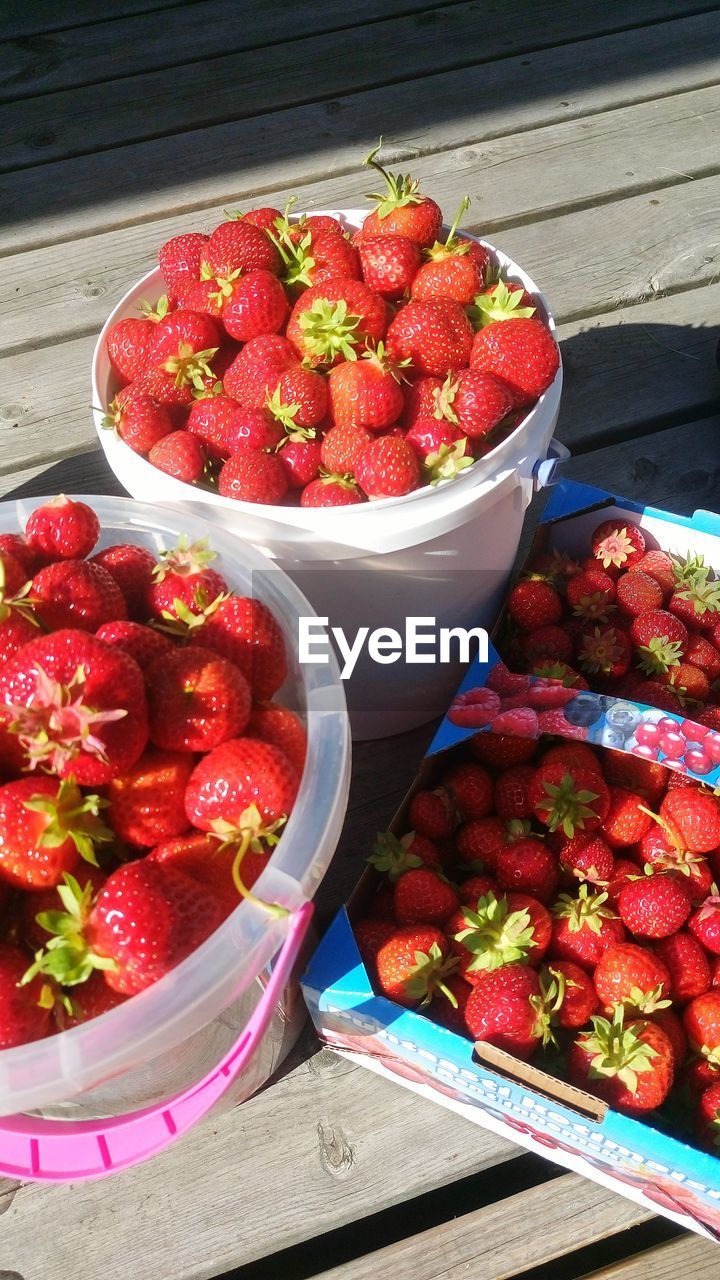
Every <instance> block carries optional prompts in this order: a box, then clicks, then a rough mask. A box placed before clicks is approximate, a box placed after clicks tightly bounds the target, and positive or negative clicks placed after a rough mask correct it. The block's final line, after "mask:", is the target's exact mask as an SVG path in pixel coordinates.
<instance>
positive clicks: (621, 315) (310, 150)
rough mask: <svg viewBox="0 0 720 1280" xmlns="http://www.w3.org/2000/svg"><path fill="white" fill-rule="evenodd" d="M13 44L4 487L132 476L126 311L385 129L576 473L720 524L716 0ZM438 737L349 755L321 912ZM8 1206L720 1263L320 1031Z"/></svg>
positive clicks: (487, 1254) (107, 1261)
mask: <svg viewBox="0 0 720 1280" xmlns="http://www.w3.org/2000/svg"><path fill="white" fill-rule="evenodd" d="M99 13H102V15H103V16H102V19H101V20H98V14H99ZM0 36H2V37H4V39H5V43H3V44H2V46H1V55H0V255H2V271H1V272H0V484H1V485H2V490H1V492H2V494H4V495H7V496H17V495H21V494H33V493H51V492H57V491H59V490H61V489H65V490H67V491H83V492H101V493H102V492H107V493H113V492H119V490H118V487H117V485H116V483H115V482H114V480H113V478H112V476H111V475H110V474H109V472H108V470H107V468H106V466H105V464H104V462H103V460H102V458H101V455H100V454H99V452H98V451H97V449H96V447H95V437H94V431H93V426H92V421H91V417H90V406H89V399H90V375H89V369H90V356H91V351H92V347H93V344H94V341H95V335H96V333H97V330H98V329H99V327H100V325H101V323H102V322H103V320H104V318H105V316H106V314H107V312H108V310H109V309H110V307H111V306H112V305H114V303H115V301H116V300H117V298H118V297H119V296H120V295H121V293H122V292H124V290H125V288H126V287H127V285H128V283H129V282H130V281H132V280H134V279H136V278H137V277H138V276H139V275H140V274H141V273H142V272H144V271H146V270H147V269H148V268H149V267H150V266H151V265H152V263H153V260H154V253H155V250H156V247H157V246H158V244H159V243H160V242H161V241H162V240H163V239H164V238H166V237H167V236H168V235H170V234H172V233H174V232H175V231H177V230H179V229H180V228H183V229H185V228H191V227H197V228H198V229H201V228H205V227H207V226H212V225H213V221H214V220H215V221H217V219H218V216H219V213H220V210H221V209H222V207H223V206H226V207H227V206H233V207H234V206H236V205H240V206H245V207H247V205H248V204H249V203H250V202H252V201H255V200H256V198H257V197H259V196H262V197H263V203H271V202H273V203H275V202H277V203H280V204H282V203H283V201H284V198H285V197H286V196H287V195H289V194H290V193H291V192H293V191H295V192H297V193H298V195H299V197H300V205H301V207H302V206H305V207H321V206H322V205H324V204H326V203H328V202H332V203H344V204H353V203H357V202H358V200H359V199H360V197H361V195H362V193H363V191H364V190H365V188H366V186H367V180H366V178H364V177H363V174H362V172H360V171H359V169H358V159H359V157H361V156H362V155H363V154H364V153H365V152H366V151H367V150H368V148H369V146H370V145H371V144H372V143H373V141H374V140H376V138H377V136H378V135H379V134H380V133H383V134H384V135H385V138H386V143H387V147H388V152H389V153H390V154H392V155H393V157H394V158H395V159H397V160H398V161H400V160H402V161H403V167H404V168H406V167H409V166H410V165H411V166H412V168H413V170H414V171H415V172H416V173H417V175H418V176H419V177H420V178H422V179H427V183H428V187H429V189H430V191H431V193H432V194H434V195H437V196H438V197H439V199H440V200H441V202H442V204H443V206H444V209H445V210H446V212H448V213H450V212H451V211H452V210H454V208H455V207H456V205H457V203H458V200H459V198H460V196H461V195H463V194H464V193H465V192H469V193H470V194H471V196H472V197H473V205H472V209H471V218H470V224H469V226H470V229H471V230H473V231H479V232H482V233H487V234H489V235H491V236H492V238H493V239H495V240H496V242H497V243H498V244H500V245H501V246H502V247H503V248H504V249H506V250H507V251H508V252H509V253H510V254H511V255H512V256H513V257H514V258H516V259H517V260H519V261H520V262H522V263H523V264H524V265H525V266H526V267H527V269H528V270H529V271H530V273H531V274H532V275H533V276H534V277H535V279H537V280H538V281H539V282H540V283H541V284H542V287H543V288H544V289H545V291H546V293H547V295H548V297H549V298H550V300H551V303H552V306H553V308H554V311H555V314H556V316H557V318H558V321H559V324H560V336H561V339H562V345H563V354H564V359H565V365H566V370H567V391H566V394H565V398H564V402H563V409H562V414H561V423H560V432H559V434H560V437H561V438H562V439H563V440H564V441H565V443H566V444H568V445H569V446H570V447H571V448H572V450H573V453H574V455H575V457H574V459H573V461H572V463H571V464H570V465H569V466H568V468H567V472H568V474H569V475H571V476H573V477H576V478H578V479H581V480H583V479H585V480H589V481H592V482H595V483H599V484H602V485H605V486H607V487H610V488H612V487H616V488H617V490H618V491H619V492H621V493H624V494H626V495H628V496H630V497H632V498H641V499H645V500H646V501H649V502H653V503H657V504H661V505H666V506H668V507H670V508H671V509H673V510H675V511H678V512H680V513H687V512H691V511H693V510H694V509H695V508H696V507H702V506H707V507H714V508H715V509H717V507H718V474H719V471H720V449H719V448H718V443H717V437H718V430H719V429H720V419H719V418H718V416H717V397H718V390H719V389H720V376H719V375H718V372H717V370H716V367H715V363H714V349H715V345H716V343H717V339H718V323H719V321H720V274H719V273H720V233H719V232H718V214H717V211H718V206H719V204H720V160H719V159H718V156H719V154H720V153H719V149H718V141H719V132H720V131H719V129H718V124H719V122H720V92H719V91H718V82H720V53H718V50H720V6H718V5H716V4H710V3H702V2H701V0H633V3H631V4H628V3H627V0H604V2H603V3H602V4H596V3H591V2H590V0H559V3H556V4H554V5H547V4H546V3H544V2H543V3H535V2H534V0H516V2H515V3H512V2H511V3H508V0H482V2H481V0H469V2H467V0H448V2H447V3H434V4H433V3H431V2H430V0H363V3H361V4H360V5H357V4H355V5H351V4H346V3H341V2H336V3H333V0H305V3H304V4H297V3H293V0H274V3H273V4H267V5H262V4H256V3H252V0H194V2H192V3H178V2H177V0H107V3H106V4H104V5H103V6H100V5H98V4H96V3H94V2H93V0H64V3H62V4H59V3H57V2H56V0H28V2H27V3H25V4H20V3H19V0H15V3H13V0H6V3H5V4H4V5H3V6H2V23H1V24H0ZM714 51H715V52H714ZM430 733H431V726H428V727H427V728H426V729H424V730H419V731H417V732H415V733H412V734H408V735H406V736H405V737H403V738H399V739H394V740H392V741H391V742H388V743H387V744H373V745H372V746H371V747H369V748H366V749H363V748H359V749H357V751H356V756H355V770H354V782H353V792H352V802H351V807H350V813H349V817H348V822H347V827H346V830H345V833H344V837H343V841H342V845H341V849H340V851H339V853H338V856H337V858H336V860H335V863H334V865H333V867H332V869H331V872H330V874H329V875H328V877H327V880H326V882H325V884H324V885H323V888H322V891H321V894H320V897H319V906H320V910H321V913H322V918H323V919H328V918H329V916H330V914H331V912H332V911H333V910H334V908H335V907H336V906H337V905H338V904H339V903H340V901H341V900H342V898H343V897H344V896H345V895H346V894H347V892H348V891H349V890H350V888H351V887H352V885H353V883H354V881H355V879H356V878H357V875H358V873H359V870H360V866H361V863H362V860H363V857H364V855H365V853H366V851H367V847H368V842H369V840H370V838H371V836H372V834H373V833H374V832H375V831H376V830H377V829H378V828H379V827H382V826H384V825H385V824H386V823H387V820H388V819H389V817H390V815H391V814H392V812H393V809H394V807H395V805H396V804H397V802H398V800H399V798H400V797H401V795H402V793H403V791H404V789H405V787H406V785H407V784H408V782H409V781H410V779H411V776H412V774H413V772H414V770H415V767H416V764H417V762H418V760H419V758H420V756H421V755H422V752H423V749H424V746H425V745H426V743H427V741H428V740H429V737H430ZM0 1215H2V1218H1V1221H0V1280H67V1277H69V1276H72V1277H73V1280H98V1278H99V1277H101V1276H102V1277H103V1280H158V1278H160V1280H164V1278H165V1277H167V1278H168V1280H202V1278H204V1277H212V1276H217V1275H220V1274H222V1273H226V1272H230V1273H231V1274H232V1276H233V1277H235V1278H236V1280H275V1278H276V1277H280V1276H282V1277H283V1280H305V1278H310V1277H316V1278H317V1280H320V1278H322V1280H371V1278H373V1280H374V1278H375V1277H384V1276H392V1277H393V1278H398V1280H400V1278H402V1280H461V1277H463V1278H464V1277H482V1280H501V1278H502V1277H511V1276H521V1277H522V1278H523V1280H545V1278H546V1277H550V1276H552V1277H553V1280H571V1278H578V1277H587V1276H589V1275H592V1276H593V1277H595V1278H596V1280H645V1278H646V1277H647V1276H648V1275H653V1276H654V1277H655V1280H671V1277H674V1276H676V1275H678V1274H685V1275H688V1276H692V1277H693V1280H711V1276H716V1275H717V1272H718V1258H719V1257H720V1255H719V1254H718V1252H717V1249H716V1248H715V1247H714V1246H713V1245H711V1244H709V1243H706V1242H704V1241H701V1240H699V1239H698V1238H696V1237H693V1236H689V1235H686V1234H684V1233H683V1232H681V1231H680V1230H679V1229H678V1228H675V1227H674V1226H672V1225H671V1224H670V1223H668V1222H666V1221H664V1220H662V1219H659V1218H656V1217H653V1216H652V1215H651V1214H649V1213H648V1212H647V1211H646V1210H645V1209H642V1208H640V1207H638V1206H636V1205H633V1204H631V1203H630V1202H628V1201H626V1200H623V1199H621V1198H619V1197H617V1196H615V1195H612V1194H610V1193H609V1192H606V1191H604V1190H602V1189H601V1188H599V1187H596V1186H594V1185H593V1184H591V1183H588V1182H586V1181H584V1180H582V1179H581V1178H578V1177H575V1176H574V1175H570V1174H566V1173H563V1172H561V1171H560V1170H558V1169H557V1168H556V1167H555V1166H553V1165H550V1164H547V1163H545V1162H543V1161H541V1160H539V1159H536V1158H535V1157H534V1156H530V1155H526V1154H520V1153H519V1151H518V1148H516V1147H514V1146H510V1145H509V1144H507V1143H506V1142H504V1141H501V1140H500V1139H498V1138H496V1137H494V1136H493V1135H492V1134H490V1133H486V1132H484V1131H483V1130H482V1129H478V1128H476V1127H475V1126H473V1125H468V1124H466V1123H465V1122H464V1121H463V1120H462V1119H461V1118H460V1117H458V1116H455V1115H453V1114H451V1113H449V1112H447V1111H445V1110H443V1109H442V1108H440V1107H436V1106H434V1105H432V1104H430V1103H429V1102H425V1101H424V1100H421V1099H420V1098H417V1097H415V1096H413V1095H412V1094H410V1093H408V1092H406V1091H405V1090H403V1089H402V1088H399V1087H397V1086H395V1085H392V1084H390V1083H387V1082H385V1081H384V1080H381V1079H379V1078H377V1077H376V1076H374V1075H371V1074H369V1073H367V1072H364V1071H363V1070H361V1069H360V1068H357V1067H354V1066H352V1065H350V1064H348V1063H346V1062H343V1061H341V1060H339V1059H338V1058H336V1057H335V1056H334V1055H333V1054H332V1053H330V1052H328V1051H327V1050H319V1049H318V1047H317V1045H316V1044H315V1042H314V1041H313V1038H312V1035H311V1034H310V1033H309V1031H308V1032H307V1033H306V1035H305V1036H304V1038H303V1040H302V1042H301V1044H300V1045H299V1046H298V1047H297V1049H296V1050H295V1052H294V1053H293V1055H292V1058H291V1060H290V1061H289V1062H288V1063H287V1064H286V1066H285V1067H284V1069H283V1070H282V1072H281V1074H280V1078H278V1079H276V1080H275V1081H274V1082H273V1083H272V1084H271V1085H270V1086H269V1087H268V1088H266V1089H265V1090H264V1091H263V1092H262V1093H261V1094H260V1095H259V1096H257V1097H256V1098H254V1099H253V1100H251V1101H250V1102H248V1103H246V1104H245V1105H244V1106H243V1107H241V1108H240V1109H238V1110H237V1111H235V1112H234V1113H231V1114H229V1115H226V1116H224V1117H221V1118H220V1119H218V1120H217V1121H216V1122H215V1123H210V1124H207V1125H206V1126H205V1127H204V1128H201V1129H198V1130H197V1131H196V1132H195V1133H194V1134H193V1135H191V1136H190V1137H189V1138H187V1139H185V1140H184V1141H183V1142H181V1143H179V1144H178V1145H177V1146H176V1147H174V1148H173V1149H171V1150H170V1151H169V1152H168V1153H167V1154H165V1155H164V1156H162V1157H161V1158H159V1159H158V1160H156V1161H155V1162H153V1163H151V1164H149V1165H146V1166H144V1167H140V1168H138V1169H135V1170H133V1171H131V1172H129V1173H126V1174H124V1175H122V1176H120V1177H118V1178H115V1179H111V1180H109V1181H104V1182H100V1183H91V1184H86V1185H80V1186H68V1187H43V1186H38V1185H22V1186H20V1185H13V1184H9V1183H4V1184H2V1185H0ZM648 1251H649V1252H648Z"/></svg>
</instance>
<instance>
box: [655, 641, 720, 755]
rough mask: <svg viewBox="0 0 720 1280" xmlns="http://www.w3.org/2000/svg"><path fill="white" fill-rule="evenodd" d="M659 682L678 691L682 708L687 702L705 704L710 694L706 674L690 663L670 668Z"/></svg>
mask: <svg viewBox="0 0 720 1280" xmlns="http://www.w3.org/2000/svg"><path fill="white" fill-rule="evenodd" d="M658 680H659V681H660V682H661V683H662V684H666V685H668V687H669V688H671V689H673V690H675V691H677V695H678V699H679V702H680V705H681V706H685V705H686V704H687V702H699V703H703V702H704V701H705V699H706V698H707V697H708V695H709V693H710V681H709V680H708V678H707V676H706V675H705V672H704V671H701V670H700V668H699V667H695V666H693V664H692V663H690V662H681V663H679V664H678V665H677V666H673V667H670V669H669V671H667V672H666V673H665V674H664V675H660V676H658ZM688 763H690V762H689V761H688ZM698 772H700V771H699V770H698Z"/></svg>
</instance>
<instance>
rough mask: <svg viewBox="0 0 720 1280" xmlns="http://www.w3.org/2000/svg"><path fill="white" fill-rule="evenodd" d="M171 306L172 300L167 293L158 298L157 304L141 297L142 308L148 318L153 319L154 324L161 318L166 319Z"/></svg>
mask: <svg viewBox="0 0 720 1280" xmlns="http://www.w3.org/2000/svg"><path fill="white" fill-rule="evenodd" d="M169 308H170V300H169V298H168V296H167V294H166V293H164V294H163V295H162V297H161V298H158V300H157V302H156V303H155V306H153V305H152V303H151V302H148V300H147V298H141V299H140V310H141V311H142V313H143V316H144V317H145V319H146V320H152V321H153V323H154V324H158V323H159V322H160V320H164V319H165V316H166V315H167V313H168V310H169Z"/></svg>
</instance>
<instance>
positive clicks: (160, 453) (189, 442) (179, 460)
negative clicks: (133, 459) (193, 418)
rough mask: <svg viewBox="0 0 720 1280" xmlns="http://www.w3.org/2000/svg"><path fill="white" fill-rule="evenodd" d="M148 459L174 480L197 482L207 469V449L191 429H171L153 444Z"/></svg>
mask: <svg viewBox="0 0 720 1280" xmlns="http://www.w3.org/2000/svg"><path fill="white" fill-rule="evenodd" d="M148 461H149V462H151V463H152V465H153V466H154V467H157V468H158V471H164V472H165V474H166V475H168V476H172V477H173V479H174V480H182V481H183V483H184V484H195V482H196V480H200V478H201V477H202V474H203V472H204V470H205V451H204V449H203V447H202V445H201V443H200V441H199V440H198V438H197V436H194V435H191V433H190V432H189V431H171V432H170V434H169V435H167V436H163V437H162V439H161V440H158V441H157V443H156V444H154V445H153V447H152V449H151V450H150V452H149V454H148Z"/></svg>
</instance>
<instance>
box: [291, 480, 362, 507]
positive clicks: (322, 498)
mask: <svg viewBox="0 0 720 1280" xmlns="http://www.w3.org/2000/svg"><path fill="white" fill-rule="evenodd" d="M364 501H365V499H364V497H363V495H362V494H361V492H360V490H359V489H358V487H357V485H356V484H355V482H354V480H349V479H348V478H347V477H346V476H341V475H333V474H332V473H331V474H330V475H326V476H321V477H320V479H319V480H311V482H310V484H309V485H306V487H305V488H304V489H303V491H302V494H301V495H300V506H301V507H351V506H355V505H356V504H357V503H358V502H364Z"/></svg>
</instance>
